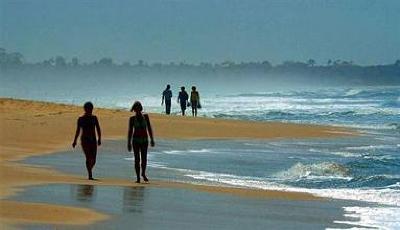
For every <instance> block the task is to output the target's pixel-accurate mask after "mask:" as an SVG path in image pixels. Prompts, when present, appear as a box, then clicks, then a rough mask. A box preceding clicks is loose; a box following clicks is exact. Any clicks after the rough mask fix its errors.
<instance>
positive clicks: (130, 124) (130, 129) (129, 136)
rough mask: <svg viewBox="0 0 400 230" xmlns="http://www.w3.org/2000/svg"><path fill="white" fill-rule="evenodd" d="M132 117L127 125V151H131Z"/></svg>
mask: <svg viewBox="0 0 400 230" xmlns="http://www.w3.org/2000/svg"><path fill="white" fill-rule="evenodd" d="M132 134H133V117H131V118H129V125H128V151H129V152H130V151H132Z"/></svg>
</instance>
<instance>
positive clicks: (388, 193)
mask: <svg viewBox="0 0 400 230" xmlns="http://www.w3.org/2000/svg"><path fill="white" fill-rule="evenodd" d="M182 172H184V173H186V174H185V176H187V177H190V178H193V179H198V180H205V181H210V182H218V183H222V184H228V185H232V186H240V187H249V188H258V189H265V190H279V191H292V192H307V193H312V194H315V195H317V196H321V197H329V198H334V199H344V200H357V201H366V202H371V203H378V204H384V205H390V206H397V207H400V192H399V190H395V189H392V188H388V187H386V188H382V189H349V188H343V189H342V188H340V189H339V188H338V189H309V188H297V187H289V186H286V185H282V184H280V183H277V182H272V181H265V180H264V179H263V178H256V177H243V176H236V175H231V174H220V173H211V172H204V171H196V170H183V171H182Z"/></svg>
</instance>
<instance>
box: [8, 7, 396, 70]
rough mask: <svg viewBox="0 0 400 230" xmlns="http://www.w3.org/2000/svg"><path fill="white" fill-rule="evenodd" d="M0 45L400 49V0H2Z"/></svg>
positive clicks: (260, 52)
mask: <svg viewBox="0 0 400 230" xmlns="http://www.w3.org/2000/svg"><path fill="white" fill-rule="evenodd" d="M0 32H1V37H0V47H2V48H5V49H7V50H8V51H18V52H20V53H22V54H23V55H24V56H25V58H26V60H27V61H31V62H35V61H39V60H43V59H48V58H50V57H54V56H57V55H62V56H65V57H67V58H68V59H69V58H72V57H74V56H77V57H79V58H80V59H81V60H83V61H87V62H91V61H93V60H98V59H100V58H102V57H112V58H113V59H114V60H115V61H116V62H123V61H129V62H132V63H136V62H137V60H139V59H143V60H145V61H147V62H150V63H153V62H166V63H169V62H170V61H175V62H180V61H186V62H188V63H199V62H201V61H210V62H222V61H225V60H231V61H236V62H240V61H262V60H269V61H271V62H272V63H274V64H277V63H281V62H282V61H285V60H299V61H305V60H307V59H309V58H313V59H315V60H316V61H317V63H322V64H325V63H326V61H327V60H328V59H341V60H352V61H354V62H355V63H359V64H362V65H369V64H386V63H394V61H395V60H396V59H400V1H399V0H375V1H373V0H363V1H361V0H351V1H349V0H330V1H325V0H318V1H317V0H315V1H311V0H310V1H305V0H304V1H300V0H292V1H289V0H275V1H272V0H259V1H256V0H254V1H253V0H197V1H195V0H142V1H128V0H126V1H122V0H121V1H117V0H115V1H110V0H100V1H94V0H29V1H28V0H0Z"/></svg>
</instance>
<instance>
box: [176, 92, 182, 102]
mask: <svg viewBox="0 0 400 230" xmlns="http://www.w3.org/2000/svg"><path fill="white" fill-rule="evenodd" d="M180 97H181V93H179V95H178V98H177V99H176V102H178V104H179V101H180Z"/></svg>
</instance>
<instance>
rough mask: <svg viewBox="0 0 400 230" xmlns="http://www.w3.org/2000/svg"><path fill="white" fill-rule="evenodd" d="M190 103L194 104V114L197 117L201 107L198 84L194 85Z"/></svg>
mask: <svg viewBox="0 0 400 230" xmlns="http://www.w3.org/2000/svg"><path fill="white" fill-rule="evenodd" d="M190 105H191V106H192V116H194V117H197V108H200V94H199V92H198V91H196V86H192V92H191V93H190Z"/></svg>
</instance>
